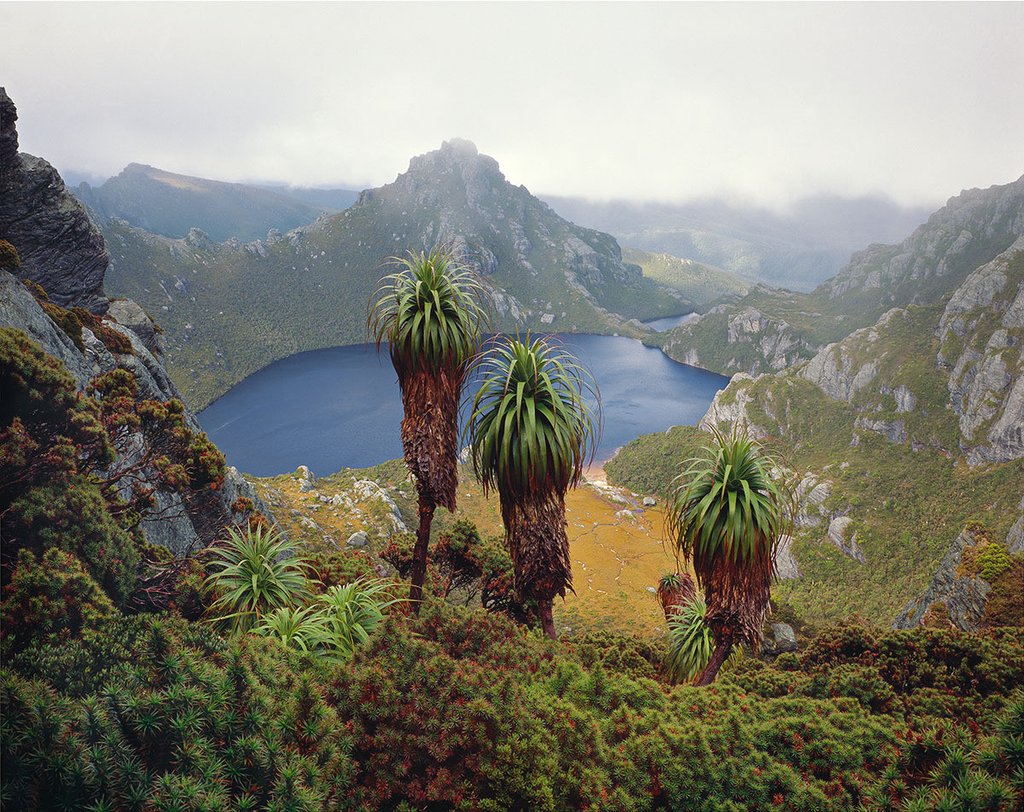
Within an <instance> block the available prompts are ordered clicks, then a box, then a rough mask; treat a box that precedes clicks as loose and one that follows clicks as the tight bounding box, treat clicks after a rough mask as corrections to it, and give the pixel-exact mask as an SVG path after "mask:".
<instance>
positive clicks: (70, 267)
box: [0, 88, 110, 313]
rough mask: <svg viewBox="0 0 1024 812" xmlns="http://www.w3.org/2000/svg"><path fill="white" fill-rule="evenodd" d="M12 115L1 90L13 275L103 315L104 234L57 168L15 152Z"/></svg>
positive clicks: (0, 221)
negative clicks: (15, 261)
mask: <svg viewBox="0 0 1024 812" xmlns="http://www.w3.org/2000/svg"><path fill="white" fill-rule="evenodd" d="M17 118H18V115H17V110H16V109H15V106H14V102H13V101H12V100H11V98H10V97H9V96H8V95H7V91H6V90H4V88H0V122H2V124H0V128H2V130H3V147H2V150H0V240H7V241H8V242H9V243H11V245H13V246H14V247H15V248H16V249H17V251H18V256H19V257H20V259H21V266H20V267H19V268H18V270H17V275H18V277H19V278H21V279H30V280H32V281H33V282H36V283H38V284H39V285H41V286H42V287H43V288H44V289H45V290H46V292H47V294H48V295H49V297H50V299H51V301H53V302H56V303H57V304H59V305H62V306H70V305H72V304H74V305H78V306H79V307H85V308H87V309H88V310H92V311H93V312H95V313H102V312H104V310H105V309H106V307H107V298H106V296H104V294H103V273H104V271H106V268H107V264H108V263H109V261H110V258H109V256H108V255H107V249H106V247H105V245H104V243H103V237H102V236H100V233H99V231H97V229H96V227H95V226H94V225H93V224H92V222H91V221H90V220H89V216H88V214H87V213H86V211H85V207H84V206H82V204H81V203H79V202H78V200H77V199H76V198H75V197H74V195H72V194H71V193H70V192H68V191H67V190H66V189H65V188H64V181H62V180H61V177H60V175H59V174H58V173H57V170H56V169H54V168H53V167H52V166H50V164H48V163H47V162H46V161H44V160H43V159H42V158H36V157H34V156H32V155H26V154H24V153H19V152H18V134H17V129H16V126H15V122H16V121H17Z"/></svg>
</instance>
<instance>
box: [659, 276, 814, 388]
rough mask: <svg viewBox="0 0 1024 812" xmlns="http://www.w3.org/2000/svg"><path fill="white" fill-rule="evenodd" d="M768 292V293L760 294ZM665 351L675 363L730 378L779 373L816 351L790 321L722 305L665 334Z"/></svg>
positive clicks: (742, 306)
mask: <svg viewBox="0 0 1024 812" xmlns="http://www.w3.org/2000/svg"><path fill="white" fill-rule="evenodd" d="M757 290H758V292H759V293H763V291H764V290H765V289H764V288H758V289H757ZM662 349H663V351H664V352H665V354H666V355H668V356H669V357H670V358H673V359H675V360H676V361H680V362H681V363H684V364H690V365H691V366H700V367H705V368H707V369H710V370H712V371H714V372H719V373H722V374H725V375H728V374H732V373H736V372H745V373H747V374H749V375H759V374H762V373H765V372H778V371H780V370H783V369H786V368H788V367H790V366H792V365H793V364H795V363H797V362H799V361H803V360H805V359H807V358H808V357H810V355H812V354H813V352H814V351H815V350H816V349H817V347H816V346H814V345H812V344H811V343H809V342H808V341H807V340H806V339H805V338H804V337H803V336H802V335H801V334H800V332H799V331H797V330H795V329H794V328H793V327H792V326H791V325H790V324H789V323H788V322H787V321H785V319H780V318H775V317H773V316H771V315H768V314H767V313H765V312H764V311H763V310H761V309H759V308H758V307H754V306H752V305H749V304H744V303H743V302H740V304H738V305H730V304H724V305H718V306H717V307H713V308H712V309H711V310H709V311H708V312H707V313H705V314H704V315H702V316H699V317H697V318H695V319H694V320H692V321H690V322H689V323H687V324H683V325H680V326H679V327H676V328H674V329H672V330H670V331H668V332H667V333H666V334H665V337H664V340H663V342H662Z"/></svg>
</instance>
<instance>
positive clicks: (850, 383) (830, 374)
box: [800, 327, 878, 403]
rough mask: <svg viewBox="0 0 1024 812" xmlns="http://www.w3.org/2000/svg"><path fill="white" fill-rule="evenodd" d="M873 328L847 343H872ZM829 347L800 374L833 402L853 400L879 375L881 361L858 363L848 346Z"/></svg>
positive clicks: (851, 336)
mask: <svg viewBox="0 0 1024 812" xmlns="http://www.w3.org/2000/svg"><path fill="white" fill-rule="evenodd" d="M873 329H874V328H870V327H869V328H865V329H864V330H857V331H856V332H854V333H852V334H851V335H850V337H849V338H848V339H846V340H845V341H851V340H853V341H859V340H861V339H867V340H870V334H871V331H872V330H873ZM845 341H844V342H843V343H839V344H829V345H828V346H827V347H824V348H823V349H821V350H820V351H819V352H818V354H817V355H815V356H814V357H813V358H812V359H811V360H810V361H808V363H807V366H805V367H804V368H803V369H802V370H801V372H800V375H801V377H803V378H806V379H807V380H809V381H810V382H811V383H813V384H814V385H815V386H817V387H818V388H819V389H820V390H821V391H822V392H824V393H825V394H826V395H828V396H829V397H830V398H832V399H833V400H845V401H846V402H847V403H849V402H850V401H852V400H853V396H854V395H856V394H857V392H859V391H860V390H861V389H864V388H865V387H866V386H867V385H868V384H870V383H871V381H872V380H873V379H874V377H875V375H877V374H878V361H877V360H875V359H871V360H868V361H866V362H864V363H861V364H858V363H857V362H856V361H855V360H854V358H853V356H852V355H851V354H850V352H849V351H848V349H847V347H846V346H845Z"/></svg>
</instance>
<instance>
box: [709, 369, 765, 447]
mask: <svg viewBox="0 0 1024 812" xmlns="http://www.w3.org/2000/svg"><path fill="white" fill-rule="evenodd" d="M752 380H753V378H751V376H750V375H747V374H746V373H745V372H737V373H736V374H735V375H733V376H732V380H731V381H729V385H728V386H727V387H726V388H725V389H722V390H721V391H719V392H718V393H717V394H716V395H715V397H714V400H712V401H711V405H710V406H709V407H708V410H707V411H706V412H705V413H704V416H703V417H702V418H701V419H700V423H698V426H699V428H702V429H705V430H707V429H710V428H713V427H716V426H719V425H722V424H728V425H729V426H733V425H737V426H738V427H739V428H740V430H741V431H745V432H746V433H747V434H748V435H749V436H750V437H752V438H754V439H755V440H759V439H761V438H763V437H766V436H767V432H766V431H765V430H764V429H762V428H760V427H759V426H757V425H756V424H755V423H754V422H753V421H752V420H751V419H750V416H749V415H748V414H747V404H749V403H751V402H752V401H753V398H752V397H751V395H750V393H749V391H748V390H747V385H748V384H749V382H750V381H752Z"/></svg>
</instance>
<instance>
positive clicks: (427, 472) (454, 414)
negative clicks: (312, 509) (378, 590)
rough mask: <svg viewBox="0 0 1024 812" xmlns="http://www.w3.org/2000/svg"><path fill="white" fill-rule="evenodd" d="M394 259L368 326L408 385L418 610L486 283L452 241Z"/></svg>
mask: <svg viewBox="0 0 1024 812" xmlns="http://www.w3.org/2000/svg"><path fill="white" fill-rule="evenodd" d="M393 259H394V261H395V262H396V263H398V264H399V266H400V270H399V271H398V273H395V274H391V275H389V276H385V277H384V278H383V279H382V280H381V283H380V286H379V287H378V289H377V293H376V295H375V302H374V304H373V306H372V308H371V310H370V317H369V321H368V327H369V329H370V331H371V333H372V334H373V337H374V339H375V340H376V343H377V349H378V351H379V350H380V345H381V344H382V343H384V342H387V344H388V348H389V352H390V354H391V363H392V364H393V365H394V367H395V372H396V373H397V374H398V385H399V387H400V388H401V390H402V407H403V409H404V411H405V416H404V417H403V419H402V449H403V451H404V453H405V462H406V464H407V465H408V466H409V470H410V471H411V472H412V474H413V476H414V477H415V479H416V495H417V497H418V501H419V517H420V522H419V529H418V530H417V533H416V547H415V549H414V552H413V565H412V571H411V573H410V575H411V581H412V584H411V586H410V589H409V600H410V601H411V602H412V607H413V612H417V613H418V612H419V605H420V601H421V599H422V597H423V579H424V577H425V575H426V571H427V551H428V549H429V546H430V526H431V523H432V522H433V519H434V511H435V509H436V508H437V506H438V505H441V506H442V507H445V508H447V509H448V510H450V511H454V510H455V503H456V485H457V484H458V473H457V470H458V468H457V466H458V447H457V443H458V415H459V402H460V400H461V397H462V385H463V383H464V382H465V379H466V374H467V371H468V369H469V366H470V364H471V362H472V360H473V358H474V357H475V356H476V353H477V351H478V349H479V347H480V335H481V325H482V322H483V320H484V312H483V310H482V309H481V308H480V306H479V304H478V303H477V302H478V294H479V292H480V285H479V284H478V283H477V282H476V280H475V279H474V278H473V276H472V274H470V273H469V271H468V270H466V269H465V268H463V267H461V266H460V265H458V264H457V263H456V262H455V260H454V259H453V257H452V255H451V253H450V252H449V251H448V250H447V249H444V248H434V250H432V251H431V252H430V253H420V254H412V253H410V255H409V257H408V258H407V259H397V258H393Z"/></svg>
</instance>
